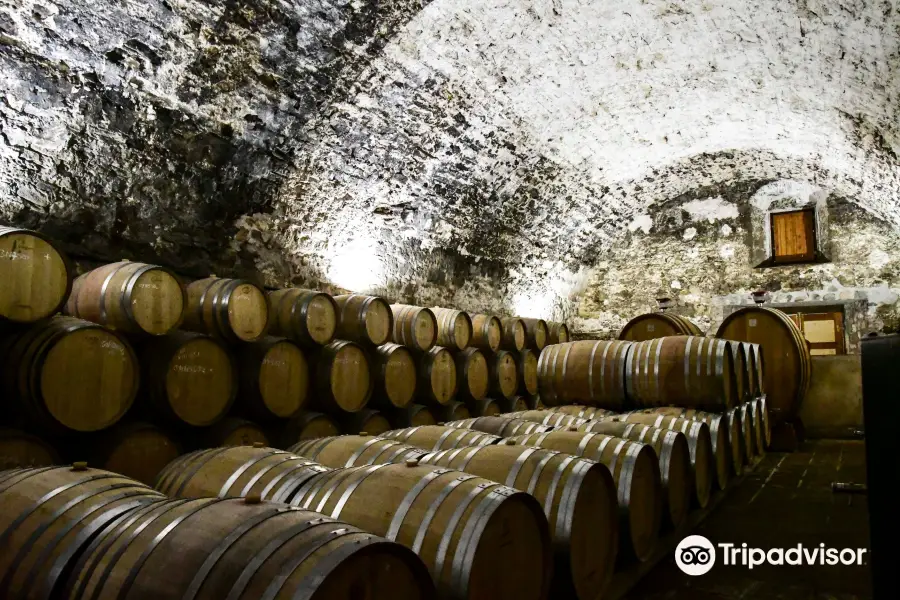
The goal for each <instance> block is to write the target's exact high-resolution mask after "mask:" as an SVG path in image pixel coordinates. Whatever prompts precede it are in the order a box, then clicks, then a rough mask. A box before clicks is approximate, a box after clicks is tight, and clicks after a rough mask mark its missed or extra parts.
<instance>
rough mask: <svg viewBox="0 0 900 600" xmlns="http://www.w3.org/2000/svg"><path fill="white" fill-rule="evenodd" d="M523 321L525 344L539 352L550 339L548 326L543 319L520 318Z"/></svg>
mask: <svg viewBox="0 0 900 600" xmlns="http://www.w3.org/2000/svg"><path fill="white" fill-rule="evenodd" d="M522 322H523V323H525V346H526V348H529V349H531V350H534V351H535V352H538V353H540V351H541V350H543V349H544V346H546V345H547V343H548V340H549V339H550V328H549V327H548V325H547V321H545V320H543V319H522Z"/></svg>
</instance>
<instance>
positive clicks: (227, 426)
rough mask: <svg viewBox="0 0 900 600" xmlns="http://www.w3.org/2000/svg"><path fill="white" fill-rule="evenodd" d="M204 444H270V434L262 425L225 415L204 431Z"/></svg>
mask: <svg viewBox="0 0 900 600" xmlns="http://www.w3.org/2000/svg"><path fill="white" fill-rule="evenodd" d="M202 438H203V441H204V445H205V446H206V447H208V448H211V447H216V446H253V445H257V446H268V445H270V444H271V441H270V440H269V436H267V435H266V432H265V431H264V430H263V428H262V427H260V426H259V425H257V424H256V423H253V422H251V421H248V420H246V419H240V418H238V417H225V418H224V419H222V420H221V421H219V422H217V423H216V424H215V425H213V426H211V427H210V428H209V429H207V430H206V431H204V432H203V436H202Z"/></svg>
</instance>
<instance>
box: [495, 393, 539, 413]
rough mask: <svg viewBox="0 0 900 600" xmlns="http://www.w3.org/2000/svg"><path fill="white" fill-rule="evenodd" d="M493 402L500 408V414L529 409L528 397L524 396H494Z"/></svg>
mask: <svg viewBox="0 0 900 600" xmlns="http://www.w3.org/2000/svg"><path fill="white" fill-rule="evenodd" d="M495 402H496V403H497V406H498V407H499V408H500V414H501V415H503V414H506V413H512V412H520V411H525V410H529V408H530V407H529V405H528V399H527V398H526V397H525V396H513V397H512V398H496V399H495Z"/></svg>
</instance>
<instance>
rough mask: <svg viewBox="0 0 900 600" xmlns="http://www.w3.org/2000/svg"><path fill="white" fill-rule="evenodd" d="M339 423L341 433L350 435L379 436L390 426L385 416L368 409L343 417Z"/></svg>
mask: <svg viewBox="0 0 900 600" xmlns="http://www.w3.org/2000/svg"><path fill="white" fill-rule="evenodd" d="M339 422H340V424H341V432H343V433H350V434H357V433H359V434H361V433H367V434H369V435H380V434H382V433H384V432H385V431H388V430H389V429H390V428H391V424H390V422H389V421H388V419H387V417H386V416H384V415H383V414H382V413H380V412H379V411H377V410H372V409H370V408H364V409H362V410H361V411H359V412H355V413H351V414H347V415H343V416H342V417H341V418H340V419H339Z"/></svg>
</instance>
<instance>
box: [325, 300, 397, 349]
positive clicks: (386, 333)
mask: <svg viewBox="0 0 900 600" xmlns="http://www.w3.org/2000/svg"><path fill="white" fill-rule="evenodd" d="M334 301H335V302H336V303H337V306H338V311H339V313H338V329H337V337H338V338H340V339H342V340H350V341H353V342H358V343H360V344H363V345H371V346H380V345H382V344H384V343H385V342H389V341H390V340H391V332H392V331H393V328H394V317H393V313H392V312H391V305H390V304H389V303H388V301H387V300H385V299H384V298H380V297H378V296H363V295H362V294H348V295H345V296H335V297H334Z"/></svg>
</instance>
